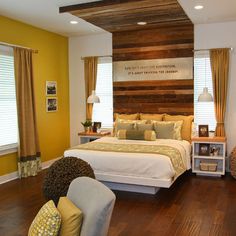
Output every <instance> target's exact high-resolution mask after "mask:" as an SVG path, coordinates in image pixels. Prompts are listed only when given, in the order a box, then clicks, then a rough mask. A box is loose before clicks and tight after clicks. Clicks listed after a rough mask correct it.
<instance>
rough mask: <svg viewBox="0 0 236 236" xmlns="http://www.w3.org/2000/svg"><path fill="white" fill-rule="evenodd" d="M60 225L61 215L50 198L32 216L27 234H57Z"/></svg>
mask: <svg viewBox="0 0 236 236" xmlns="http://www.w3.org/2000/svg"><path fill="white" fill-rule="evenodd" d="M60 225H61V215H60V213H59V211H58V210H57V208H56V206H55V204H54V202H53V201H52V200H50V201H48V202H47V203H45V204H44V205H43V206H42V208H41V209H40V210H39V212H38V214H37V215H36V217H35V218H34V220H33V222H32V224H31V226H30V228H29V232H28V236H36V235H42V236H46V235H50V236H57V235H58V232H59V229H60Z"/></svg>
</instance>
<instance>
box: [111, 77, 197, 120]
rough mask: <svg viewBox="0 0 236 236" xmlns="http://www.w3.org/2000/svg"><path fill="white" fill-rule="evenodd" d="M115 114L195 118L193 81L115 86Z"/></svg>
mask: <svg viewBox="0 0 236 236" xmlns="http://www.w3.org/2000/svg"><path fill="white" fill-rule="evenodd" d="M113 103H114V113H126V114H132V113H137V112H138V113H168V114H172V115H176V114H179V115H192V114H193V80H192V79H191V80H162V81H160V80H155V81H151V80H150V81H136V82H133V81H132V82H114V83H113Z"/></svg>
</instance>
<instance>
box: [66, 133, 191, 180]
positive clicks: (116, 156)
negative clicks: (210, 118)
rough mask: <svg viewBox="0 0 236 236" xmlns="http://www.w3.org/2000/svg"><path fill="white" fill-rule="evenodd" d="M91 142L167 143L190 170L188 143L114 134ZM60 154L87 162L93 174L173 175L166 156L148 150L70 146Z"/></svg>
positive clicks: (148, 176) (165, 177) (149, 176)
mask: <svg viewBox="0 0 236 236" xmlns="http://www.w3.org/2000/svg"><path fill="white" fill-rule="evenodd" d="M94 142H105V143H119V144H123V143H124V144H142V145H155V144H156V145H158V144H161V145H168V146H171V147H174V148H177V149H178V150H179V151H180V153H181V156H182V159H183V161H184V163H185V164H186V169H190V153H191V145H190V143H189V142H187V141H185V140H183V141H179V140H172V139H158V140H156V141H140V140H138V141H136V140H119V139H117V138H116V137H103V138H100V139H97V140H95V141H94ZM64 156H65V157H67V156H74V157H78V158H81V159H83V160H85V161H86V162H88V163H89V164H90V165H91V167H92V168H93V170H94V172H95V175H96V174H111V175H118V176H119V175H120V176H133V177H146V178H154V179H170V178H172V177H174V175H175V171H174V169H173V166H172V163H171V160H170V158H169V157H167V156H164V155H158V154H148V153H122V152H102V151H90V150H79V149H73V148H72V149H70V150H67V151H65V153H64Z"/></svg>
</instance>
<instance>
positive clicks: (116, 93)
mask: <svg viewBox="0 0 236 236" xmlns="http://www.w3.org/2000/svg"><path fill="white" fill-rule="evenodd" d="M155 94H161V95H166V94H175V95H178V94H193V89H183V90H135V91H130V90H129V91H114V92H113V95H114V96H130V95H131V96H140V95H155Z"/></svg>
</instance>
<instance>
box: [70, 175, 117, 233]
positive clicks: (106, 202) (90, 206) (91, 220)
mask: <svg viewBox="0 0 236 236" xmlns="http://www.w3.org/2000/svg"><path fill="white" fill-rule="evenodd" d="M67 197H68V198H69V199H70V200H71V201H72V202H73V203H74V204H75V205H76V206H77V207H78V208H80V209H81V211H82V212H83V223H82V228H81V233H80V236H106V235H107V232H108V228H109V224H110V220H111V215H112V211H113V207H114V204H115V199H116V197H115V195H114V193H113V192H112V191H111V190H110V189H109V188H107V187H106V186H105V185H104V184H102V183H100V182H98V181H97V180H94V179H91V178H88V177H78V178H76V179H74V180H73V181H72V182H71V184H70V187H69V190H68V192H67Z"/></svg>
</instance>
